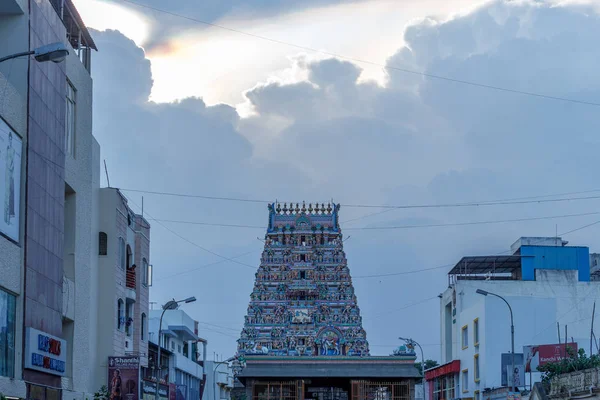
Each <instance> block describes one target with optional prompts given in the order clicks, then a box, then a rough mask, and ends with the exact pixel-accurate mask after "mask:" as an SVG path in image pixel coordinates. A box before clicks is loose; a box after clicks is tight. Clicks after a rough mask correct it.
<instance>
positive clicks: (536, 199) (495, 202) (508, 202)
mask: <svg viewBox="0 0 600 400" xmlns="http://www.w3.org/2000/svg"><path fill="white" fill-rule="evenodd" d="M119 190H121V191H125V192H135V193H145V194H153V195H159V196H173V197H188V198H198V199H205V200H221V201H235V202H245V203H262V204H271V203H273V202H272V201H269V200H259V199H243V198H236V197H218V196H207V195H195V194H188V193H175V192H158V191H151V190H141V189H128V188H119ZM593 192H600V189H595V190H591V191H585V192H572V193H571V194H577V193H579V194H581V193H593ZM550 196H560V195H544V196H534V197H533V198H529V199H527V198H526V199H524V200H487V201H473V202H466V203H442V204H404V205H387V204H344V203H342V204H340V205H341V206H342V207H348V208H383V209H413V208H451V207H482V206H496V205H513V204H531V203H536V204H539V203H556V202H563V201H577V200H594V199H600V195H597V196H580V197H566V198H558V199H548V198H545V199H544V198H539V197H550Z"/></svg>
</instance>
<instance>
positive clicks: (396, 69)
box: [75, 0, 600, 360]
mask: <svg viewBox="0 0 600 400" xmlns="http://www.w3.org/2000/svg"><path fill="white" fill-rule="evenodd" d="M135 1H136V2H137V1H138V0H135ZM139 1H140V2H141V1H145V3H143V4H145V5H146V6H149V7H154V8H157V7H158V8H161V9H162V10H164V11H167V12H168V13H165V12H157V11H155V10H151V9H149V8H147V7H139V6H137V5H134V4H132V3H131V2H123V1H119V2H116V1H115V2H113V1H108V0H106V1H102V0H76V1H75V3H76V5H77V7H78V9H79V10H80V12H81V14H82V17H83V19H84V21H86V23H87V24H88V26H89V27H90V28H92V32H91V33H92V36H93V38H94V40H95V41H96V44H97V46H98V49H99V51H98V53H96V54H94V59H93V66H92V76H93V79H94V135H95V137H96V138H97V139H98V141H99V142H100V145H101V147H102V158H103V159H104V160H106V163H107V166H108V172H109V177H110V183H111V185H112V186H113V187H119V188H121V189H122V190H123V193H124V194H125V195H127V197H128V198H129V199H130V205H131V206H132V208H133V209H134V210H136V211H141V204H142V197H143V204H144V215H145V216H146V218H148V219H149V221H150V223H151V225H152V232H151V263H152V264H153V266H154V285H153V287H152V291H151V300H152V301H153V302H156V303H157V304H163V303H164V302H165V301H167V300H169V299H171V298H173V297H176V298H179V297H187V296H190V295H194V296H196V297H197V299H198V301H197V302H196V303H193V304H188V305H185V310H186V312H188V313H189V314H190V315H191V316H192V317H193V318H194V319H197V320H199V321H200V335H201V336H203V337H205V338H207V339H208V341H209V349H210V350H209V352H210V353H211V354H209V356H210V355H212V353H213V352H214V353H215V354H218V355H219V357H223V358H227V357H229V356H231V355H232V354H233V353H234V352H235V351H236V343H235V340H236V339H237V337H238V336H239V333H240V330H241V328H242V324H243V317H244V315H245V313H246V310H247V306H248V301H249V295H250V293H251V291H252V287H253V284H254V273H255V272H256V269H257V267H258V265H259V259H260V254H261V252H262V248H263V243H262V242H261V238H263V237H264V233H265V231H264V228H263V227H264V226H266V223H267V206H266V201H274V200H276V199H277V200H279V201H287V202H289V201H294V202H301V201H303V200H306V201H307V202H310V201H312V202H315V201H319V202H327V201H330V199H333V200H334V201H335V202H338V203H341V204H342V207H341V211H340V218H341V221H342V230H343V233H344V236H345V238H346V241H345V243H344V246H345V251H346V254H347V258H348V265H349V268H350V271H351V274H352V275H353V283H354V285H355V289H356V294H357V298H358V305H359V307H360V309H361V314H362V316H363V324H364V327H365V329H366V331H367V338H368V340H369V342H370V345H371V353H372V354H375V355H387V354H390V353H391V352H392V351H393V349H394V348H395V347H397V346H399V345H400V344H401V343H400V342H399V340H398V337H399V336H404V337H407V336H408V337H413V338H414V339H415V340H417V341H418V342H420V343H421V344H422V345H423V348H424V350H425V357H426V358H432V359H437V360H439V359H440V328H439V312H440V304H439V299H438V298H437V295H438V294H439V293H441V292H443V291H444V290H445V289H446V288H447V285H448V281H447V279H448V278H447V272H448V270H449V269H450V266H452V265H454V264H456V262H457V261H458V260H459V259H460V258H461V257H462V256H465V255H484V254H497V253H499V252H505V251H507V250H508V249H509V248H510V245H511V244H512V243H513V242H514V241H515V240H516V239H517V238H519V237H521V236H554V235H556V234H557V233H558V234H559V235H560V234H562V233H564V232H569V231H573V232H570V233H568V234H565V235H564V236H563V238H564V239H565V240H568V241H569V242H570V243H571V244H575V245H582V246H589V247H590V250H591V251H600V243H599V239H598V238H599V237H600V224H596V225H591V226H587V227H586V225H589V224H592V223H594V222H596V221H599V220H600V215H598V214H597V213H598V211H599V210H598V204H599V200H598V199H596V198H594V197H597V196H600V182H598V181H599V179H598V173H597V171H598V154H600V136H599V135H598V134H597V130H598V127H599V126H600V113H599V112H598V105H597V104H598V103H600V76H599V75H598V74H597V65H599V64H600V49H599V48H598V46H597V37H599V35H600V24H599V22H600V21H599V18H600V15H599V14H598V5H597V4H595V3H584V2H577V3H575V2H561V3H557V2H554V3H551V2H543V1H528V0H520V1H488V2H477V1H473V0H452V1H444V2H442V1H434V0H427V1H421V2H417V1H412V0H410V1H405V2H399V1H386V0H371V1H368V2H364V1H354V2H348V1H345V2H341V1H331V0H312V1H306V2H292V1H283V0H262V1H259V0H244V1H241V0H228V1H217V0H215V1H207V2H196V1H191V0H179V1H176V2H168V3H167V2H162V1H158V0H139ZM200 3H201V4H200ZM174 14H179V15H182V16H185V17H186V18H182V17H178V16H175V15H174ZM192 19H193V20H202V21H204V22H208V23H210V24H213V25H206V24H201V23H198V22H197V21H193V20H192ZM215 25H218V26H221V27H224V28H227V29H223V28H219V27H217V26H215ZM240 32H243V33H240ZM252 35H254V36H252ZM283 42H285V44H283ZM333 54H335V55H337V56H335V57H334V56H332V55H333ZM407 71H412V72H407ZM413 72H418V73H413ZM436 77H444V78H448V79H439V78H436ZM465 81H467V82H471V83H477V84H481V85H487V87H481V86H477V85H473V84H468V83H465ZM494 88H504V89H509V90H508V91H507V90H498V89H494ZM519 92H527V93H533V94H536V95H527V94H523V93H519ZM539 95H542V96H539ZM543 96H548V97H543ZM549 97H554V99H552V98H549ZM557 98H566V99H570V100H573V101H565V100H560V99H557ZM586 102H587V103H596V105H594V104H586ZM104 184H106V179H104ZM132 189H134V190H142V191H153V192H163V193H176V194H186V195H201V196H209V197H210V196H212V197H219V198H221V199H220V200H216V199H205V198H197V197H196V198H195V197H185V196H172V195H160V194H151V193H142V192H138V191H132ZM565 193H567V194H565ZM582 197H591V198H587V199H582ZM223 198H234V199H251V200H258V201H253V202H248V201H234V200H224V199H223ZM516 198H527V199H530V200H550V199H565V198H575V199H573V200H570V201H551V202H548V201H546V202H534V203H523V202H520V203H518V204H500V205H493V206H490V205H480V206H469V207H420V208H419V207H417V208H407V209H392V210H389V209H387V210H386V209H382V208H377V207H362V206H365V205H441V204H452V203H465V202H485V201H490V200H505V199H516ZM582 214H585V215H582ZM534 218H535V219H534ZM507 220H510V221H511V222H506V221H507ZM515 220H520V221H515ZM501 221H505V222H501ZM182 222H186V223H182ZM210 224H225V225H238V226H236V227H231V226H214V225H210ZM239 225H242V226H239ZM431 225H434V226H431ZM579 228H581V229H579ZM215 253H216V254H215ZM390 274H392V275H390ZM381 275H385V276H381ZM564 322H568V321H564ZM564 322H561V323H564ZM507 350H508V349H507Z"/></svg>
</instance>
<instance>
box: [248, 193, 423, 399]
mask: <svg viewBox="0 0 600 400" xmlns="http://www.w3.org/2000/svg"><path fill="white" fill-rule="evenodd" d="M268 209H269V223H268V228H267V233H266V235H265V247H264V251H263V254H262V258H261V263H260V267H259V268H258V271H257V273H256V279H255V283H254V288H253V291H252V293H251V295H250V303H249V306H248V312H247V315H246V316H245V321H244V328H243V329H242V333H241V336H240V339H239V340H238V357H240V358H243V359H244V360H245V363H246V366H245V368H244V369H243V370H242V371H241V372H240V373H239V374H238V376H237V378H238V379H239V382H241V383H242V384H243V385H244V386H245V389H244V390H245V392H244V397H245V398H246V399H247V400H304V399H305V398H318V399H319V400H348V399H350V398H351V400H363V399H366V398H372V397H373V396H374V395H377V396H379V397H381V393H384V392H385V393H386V395H385V396H383V397H381V399H382V400H411V399H414V390H413V389H414V380H415V378H418V376H419V371H418V370H417V369H416V368H414V361H415V355H414V354H413V353H411V354H396V355H394V356H391V357H388V356H386V357H375V356H371V355H370V354H369V343H368V342H367V334H366V332H365V330H364V329H363V326H362V317H361V315H360V309H359V308H358V304H357V299H356V295H355V293H354V287H353V285H352V279H351V277H350V271H349V269H348V262H347V259H346V255H345V253H344V249H343V237H342V232H341V229H340V224H339V210H340V206H339V205H338V204H331V203H330V204H327V205H325V204H324V203H321V204H318V203H317V204H315V205H313V204H312V203H309V204H308V205H306V203H304V202H303V203H302V204H299V203H295V204H294V203H289V204H288V203H283V204H280V203H275V204H270V205H269V206H268ZM377 393H379V394H377Z"/></svg>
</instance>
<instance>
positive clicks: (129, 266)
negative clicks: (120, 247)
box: [125, 245, 133, 269]
mask: <svg viewBox="0 0 600 400" xmlns="http://www.w3.org/2000/svg"><path fill="white" fill-rule="evenodd" d="M126 254H127V257H126V259H125V266H126V267H127V269H129V268H131V262H132V261H133V257H132V253H131V247H130V246H129V245H127V253H126Z"/></svg>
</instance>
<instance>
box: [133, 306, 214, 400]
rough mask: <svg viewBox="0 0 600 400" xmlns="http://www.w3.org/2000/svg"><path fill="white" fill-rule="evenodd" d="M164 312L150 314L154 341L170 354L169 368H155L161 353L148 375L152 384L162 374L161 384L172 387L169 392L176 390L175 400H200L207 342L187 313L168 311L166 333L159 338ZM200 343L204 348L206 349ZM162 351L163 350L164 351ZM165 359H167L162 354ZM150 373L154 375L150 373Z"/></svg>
mask: <svg viewBox="0 0 600 400" xmlns="http://www.w3.org/2000/svg"><path fill="white" fill-rule="evenodd" d="M161 314H163V311H162V310H152V311H150V325H149V332H150V340H151V341H152V342H153V344H155V345H156V346H158V345H159V342H160V345H161V349H165V350H166V352H164V353H163V354H165V353H166V354H168V355H169V360H168V368H163V366H165V362H164V361H163V362H162V363H161V364H162V366H161V368H160V374H159V372H158V369H157V368H155V360H156V358H157V357H158V354H156V356H155V357H154V358H153V359H152V360H151V362H150V366H149V371H145V373H144V376H145V378H146V379H147V380H149V381H150V382H149V383H148V384H147V385H148V386H151V382H154V381H155V380H156V379H153V378H155V376H156V375H155V374H157V375H158V374H159V378H158V380H159V383H160V384H164V385H169V388H168V390H169V391H173V390H174V391H175V393H176V395H174V396H173V397H172V398H176V399H177V400H200V399H201V397H202V386H203V385H204V382H205V379H206V373H205V366H206V340H204V339H202V338H200V337H199V336H198V328H197V322H196V321H194V320H193V319H192V318H191V317H190V316H189V315H187V313H185V311H183V310H169V311H165V312H164V315H163V320H162V330H161V335H160V338H159V335H158V331H159V325H160V317H161ZM198 343H202V344H203V345H204V346H203V347H202V350H200V348H199V347H198ZM161 352H162V350H161ZM161 359H164V356H163V355H162V354H161ZM149 372H150V373H149Z"/></svg>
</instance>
